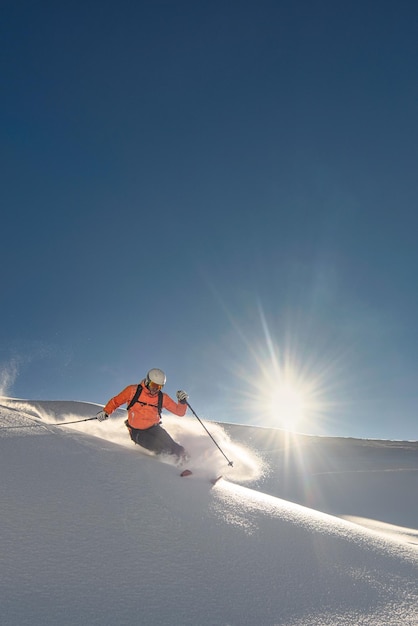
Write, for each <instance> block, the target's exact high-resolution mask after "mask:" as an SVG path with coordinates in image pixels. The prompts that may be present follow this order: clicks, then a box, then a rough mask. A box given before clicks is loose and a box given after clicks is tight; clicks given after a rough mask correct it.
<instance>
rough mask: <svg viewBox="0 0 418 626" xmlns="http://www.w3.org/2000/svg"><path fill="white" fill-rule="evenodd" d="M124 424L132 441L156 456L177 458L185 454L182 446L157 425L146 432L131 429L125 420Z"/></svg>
mask: <svg viewBox="0 0 418 626" xmlns="http://www.w3.org/2000/svg"><path fill="white" fill-rule="evenodd" d="M125 424H126V426H127V427H128V430H129V433H130V435H131V439H132V441H134V442H135V443H137V444H138V445H139V446H142V447H143V448H146V449H147V450H152V452H155V453H156V454H174V455H175V456H177V457H178V458H181V457H182V456H183V455H184V454H185V450H184V448H183V446H180V445H179V444H178V443H176V442H175V441H174V439H172V438H171V437H170V435H169V434H168V432H167V431H166V430H164V428H162V427H161V426H160V425H159V424H156V425H155V426H151V428H147V429H146V430H140V429H139V428H132V426H129V424H128V420H126V422H125Z"/></svg>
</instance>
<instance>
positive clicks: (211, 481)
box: [180, 469, 222, 485]
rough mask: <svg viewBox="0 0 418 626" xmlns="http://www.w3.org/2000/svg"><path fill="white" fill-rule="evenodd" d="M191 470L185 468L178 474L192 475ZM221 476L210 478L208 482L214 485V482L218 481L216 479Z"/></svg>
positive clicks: (183, 475)
mask: <svg viewBox="0 0 418 626" xmlns="http://www.w3.org/2000/svg"><path fill="white" fill-rule="evenodd" d="M192 475H193V472H192V471H191V470H189V469H185V470H183V471H182V473H181V474H180V476H182V477H185V476H192ZM221 478H222V476H216V477H215V478H210V480H209V482H210V484H211V485H216V483H217V482H218V480H220V479H221Z"/></svg>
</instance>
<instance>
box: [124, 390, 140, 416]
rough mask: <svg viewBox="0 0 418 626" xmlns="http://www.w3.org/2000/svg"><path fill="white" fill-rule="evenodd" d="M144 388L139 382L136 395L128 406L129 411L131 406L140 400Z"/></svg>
mask: <svg viewBox="0 0 418 626" xmlns="http://www.w3.org/2000/svg"><path fill="white" fill-rule="evenodd" d="M142 390H143V386H142V385H141V384H139V385H138V387H137V388H136V391H135V395H134V396H133V398H132V400H131V401H130V403H129V404H128V406H127V407H126V410H127V411H129V409H130V408H131V406H133V405H134V404H135V402H138V398H139V396H140V395H141V393H142Z"/></svg>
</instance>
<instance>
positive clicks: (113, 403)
mask: <svg viewBox="0 0 418 626" xmlns="http://www.w3.org/2000/svg"><path fill="white" fill-rule="evenodd" d="M135 391H136V385H128V387H125V389H124V390H123V391H121V392H120V393H118V395H117V396H114V397H113V398H111V399H110V400H109V402H108V403H107V404H106V406H105V408H104V409H103V410H104V412H105V413H107V415H110V414H111V413H113V411H116V409H117V408H118V407H120V406H121V405H122V404H125V403H128V402H130V401H131V400H132V398H133V396H134V393H135Z"/></svg>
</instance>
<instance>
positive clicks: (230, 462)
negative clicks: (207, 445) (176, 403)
mask: <svg viewBox="0 0 418 626" xmlns="http://www.w3.org/2000/svg"><path fill="white" fill-rule="evenodd" d="M186 404H187V406H188V407H189V409H190V410H191V412H192V413H193V415H194V416H195V417H196V419H198V420H199V422H200V423H201V424H202V426H203V428H204V429H205V430H206V432H207V434H208V435H209V437H210V438H211V439H212V441H213V443H214V444H215V446H216V447H217V448H218V450H219V451H220V452H221V453H222V454H223V455H224V457H225V458H226V460H227V461H228V465H230V466H231V467H232V466H233V463H232V461H230V460H229V459H228V457H227V456H226V454H225V452H224V451H223V450H222V448H221V447H220V446H219V444H217V443H216V441H215V440H214V438H213V437H212V435H211V434H210V432H209V431H208V429H207V428H206V426H205V425H204V423H203V422H202V420H201V419H200V417H199V416H198V415H196V413H195V412H194V410H193V409H192V407H191V406H190V404H189V403H188V402H186Z"/></svg>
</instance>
